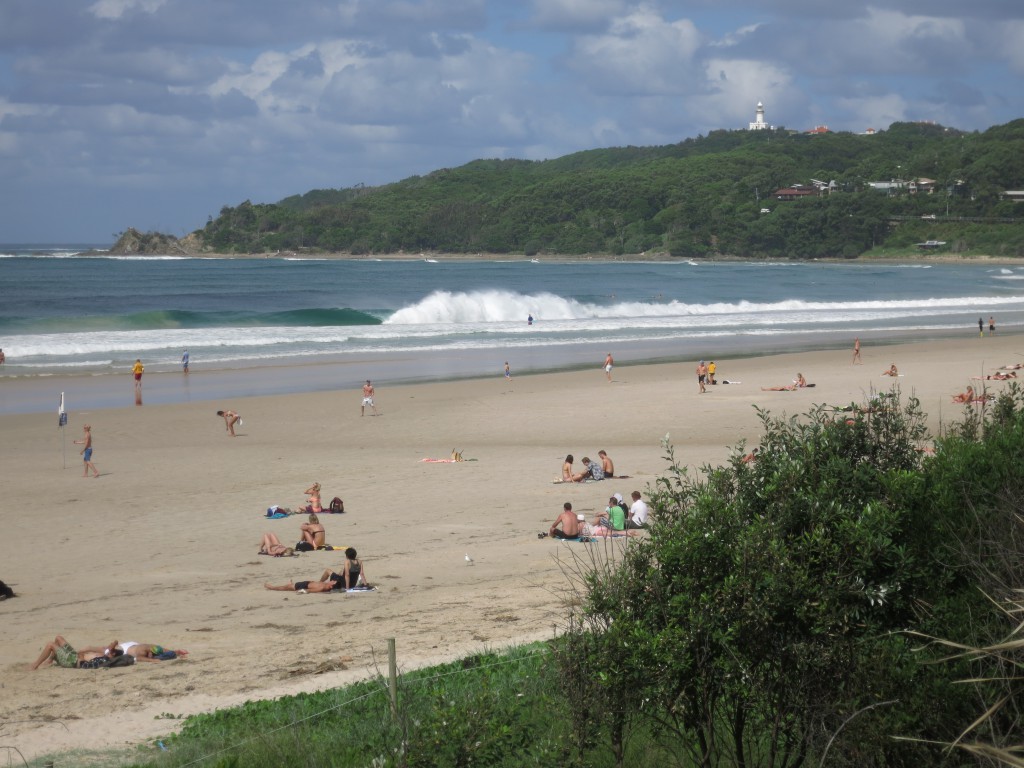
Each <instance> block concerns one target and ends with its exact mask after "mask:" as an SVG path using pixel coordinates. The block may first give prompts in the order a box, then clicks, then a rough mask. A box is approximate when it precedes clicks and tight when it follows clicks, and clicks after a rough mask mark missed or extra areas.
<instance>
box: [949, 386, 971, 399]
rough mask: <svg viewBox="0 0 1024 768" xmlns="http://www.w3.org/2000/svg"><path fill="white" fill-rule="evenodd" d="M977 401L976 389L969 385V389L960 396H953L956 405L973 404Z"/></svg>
mask: <svg viewBox="0 0 1024 768" xmlns="http://www.w3.org/2000/svg"><path fill="white" fill-rule="evenodd" d="M975 399H976V397H975V394H974V387H972V386H970V385H968V386H967V389H966V390H965V391H963V392H961V393H960V394H959V395H953V402H954V403H972V402H974V400H975Z"/></svg>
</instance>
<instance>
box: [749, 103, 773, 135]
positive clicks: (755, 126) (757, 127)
mask: <svg viewBox="0 0 1024 768" xmlns="http://www.w3.org/2000/svg"><path fill="white" fill-rule="evenodd" d="M769 128H771V126H770V125H768V123H766V122H765V121H764V104H762V103H761V102H760V101H759V102H757V117H756V118H754V122H752V123H751V124H750V130H752V131H766V130H768V129H769Z"/></svg>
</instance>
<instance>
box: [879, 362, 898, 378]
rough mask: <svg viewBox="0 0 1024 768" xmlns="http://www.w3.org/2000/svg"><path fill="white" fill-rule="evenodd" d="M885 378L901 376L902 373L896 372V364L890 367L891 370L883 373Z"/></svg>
mask: <svg viewBox="0 0 1024 768" xmlns="http://www.w3.org/2000/svg"><path fill="white" fill-rule="evenodd" d="M882 375H883V376H899V375H900V372H899V371H897V370H896V363H893V364H892V365H890V366H889V370H887V371H882Z"/></svg>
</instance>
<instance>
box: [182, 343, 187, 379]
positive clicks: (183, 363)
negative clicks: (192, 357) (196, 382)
mask: <svg viewBox="0 0 1024 768" xmlns="http://www.w3.org/2000/svg"><path fill="white" fill-rule="evenodd" d="M181 370H182V372H183V373H184V374H185V375H186V376H188V350H187V349H186V350H185V351H184V352H183V353H182V355H181Z"/></svg>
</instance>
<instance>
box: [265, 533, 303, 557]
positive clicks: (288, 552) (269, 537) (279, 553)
mask: <svg viewBox="0 0 1024 768" xmlns="http://www.w3.org/2000/svg"><path fill="white" fill-rule="evenodd" d="M257 554H260V555H272V556H273V557H291V556H292V555H294V554H295V550H294V549H292V548H291V547H286V546H285V545H284V544H282V543H281V541H280V540H279V539H278V538H277V534H274V533H264V534H263V541H262V542H260V551H259V552H258V553H257Z"/></svg>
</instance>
